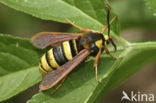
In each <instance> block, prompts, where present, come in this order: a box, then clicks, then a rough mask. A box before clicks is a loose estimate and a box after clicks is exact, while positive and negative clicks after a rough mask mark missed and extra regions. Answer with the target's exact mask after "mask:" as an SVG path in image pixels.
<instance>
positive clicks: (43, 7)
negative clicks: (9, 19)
mask: <svg viewBox="0 0 156 103" xmlns="http://www.w3.org/2000/svg"><path fill="white" fill-rule="evenodd" d="M0 2H1V3H3V4H5V5H7V6H9V7H11V8H14V9H16V10H19V11H23V12H25V13H28V14H31V15H33V16H35V17H38V18H42V19H45V20H55V21H59V22H66V21H65V19H64V18H68V19H70V20H72V21H73V22H74V23H75V24H77V25H79V26H81V27H84V28H90V29H93V30H98V31H100V30H101V28H102V27H103V26H104V25H106V24H107V20H106V16H107V12H106V5H105V4H106V3H107V1H106V0H83V1H82V0H37V1H36V0H0ZM114 16H115V14H114V13H113V12H111V19H112V18H113V17H114ZM111 28H112V29H111V30H112V31H113V32H114V33H115V34H116V35H119V34H120V29H119V28H120V26H119V22H118V20H115V22H114V23H113V25H112V27H111Z"/></svg>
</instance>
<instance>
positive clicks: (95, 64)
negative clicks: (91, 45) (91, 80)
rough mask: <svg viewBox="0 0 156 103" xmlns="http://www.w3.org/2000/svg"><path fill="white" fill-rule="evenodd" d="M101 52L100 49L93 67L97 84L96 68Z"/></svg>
mask: <svg viewBox="0 0 156 103" xmlns="http://www.w3.org/2000/svg"><path fill="white" fill-rule="evenodd" d="M101 52H102V50H101V49H100V50H99V52H98V54H97V56H96V59H95V61H94V67H95V77H96V81H97V82H99V80H98V76H97V73H98V69H97V66H98V63H99V59H100V55H101Z"/></svg>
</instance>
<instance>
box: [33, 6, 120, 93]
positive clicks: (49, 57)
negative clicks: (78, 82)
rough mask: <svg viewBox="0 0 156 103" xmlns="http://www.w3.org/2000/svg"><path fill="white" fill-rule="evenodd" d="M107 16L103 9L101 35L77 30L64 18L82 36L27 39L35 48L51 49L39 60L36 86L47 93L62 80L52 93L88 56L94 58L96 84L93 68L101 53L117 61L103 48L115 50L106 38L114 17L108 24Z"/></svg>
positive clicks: (53, 34) (55, 34)
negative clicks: (103, 24)
mask: <svg viewBox="0 0 156 103" xmlns="http://www.w3.org/2000/svg"><path fill="white" fill-rule="evenodd" d="M109 17H110V9H109V7H107V25H106V26H104V27H103V28H102V32H98V31H94V30H91V29H88V28H81V27H79V26H77V25H75V24H74V23H72V22H71V21H70V20H69V19H67V18H66V20H67V21H68V22H69V23H70V24H71V25H73V26H74V27H76V28H78V29H79V30H80V31H82V33H60V32H41V33H38V34H36V35H35V36H33V37H32V38H31V41H32V43H33V45H34V46H35V47H37V48H41V49H44V48H46V47H48V46H51V47H52V48H51V49H50V50H49V51H47V52H46V53H45V54H44V55H43V56H42V57H41V60H40V64H39V69H40V72H41V74H42V75H43V80H42V82H41V83H40V89H41V90H47V89H49V88H51V87H53V86H55V85H56V84H57V83H58V82H59V81H61V80H62V82H61V83H60V85H58V87H57V88H56V89H55V90H54V91H53V92H52V93H51V94H53V93H54V92H55V91H56V90H57V89H58V88H59V87H60V86H61V85H62V84H63V82H64V81H65V79H66V77H67V75H68V74H69V73H70V72H71V71H72V70H73V69H75V68H76V67H77V66H78V65H79V64H80V63H82V62H83V61H84V60H85V59H86V58H87V57H88V56H96V59H95V62H94V67H95V75H96V81H98V78H97V66H98V62H99V59H100V55H101V53H102V52H103V51H105V52H106V53H107V54H108V55H110V56H111V57H112V58H115V59H119V58H117V57H114V56H113V55H111V54H110V52H109V50H108V49H107V45H108V44H109V43H111V44H112V45H113V46H114V49H115V50H114V51H116V50H117V47H116V45H115V43H114V42H113V39H112V37H111V36H110V24H112V22H113V21H114V20H115V19H116V18H117V16H115V17H114V18H113V19H112V20H111V21H109ZM106 29H108V35H106V34H104V31H105V30H106Z"/></svg>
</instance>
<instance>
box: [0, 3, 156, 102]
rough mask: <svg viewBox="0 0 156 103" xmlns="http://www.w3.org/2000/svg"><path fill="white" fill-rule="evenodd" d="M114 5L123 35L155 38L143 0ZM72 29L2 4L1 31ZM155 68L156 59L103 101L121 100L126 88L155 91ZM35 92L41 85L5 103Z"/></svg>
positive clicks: (25, 34)
mask: <svg viewBox="0 0 156 103" xmlns="http://www.w3.org/2000/svg"><path fill="white" fill-rule="evenodd" d="M111 6H112V8H113V10H114V11H115V12H116V13H117V15H118V16H119V19H120V22H121V36H122V37H123V38H125V39H126V40H128V41H130V42H141V41H155V40H156V29H155V27H156V17H154V16H153V13H152V11H151V10H150V9H149V8H148V7H147V6H146V5H145V3H144V1H143V0H111ZM70 28H72V27H71V26H70V25H68V24H63V23H58V22H55V21H46V20H41V19H38V18H35V17H32V16H31V15H28V14H25V13H22V12H19V11H15V10H14V9H11V8H8V7H7V6H5V5H3V4H0V33H3V34H11V35H14V36H20V37H26V38H30V37H32V36H33V35H35V34H36V33H38V32H41V31H55V32H66V31H69V29H70ZM136 64H137V63H136ZM155 67H156V62H153V63H151V64H150V65H148V66H145V67H144V68H143V69H141V71H139V72H138V73H136V74H135V75H133V76H132V77H130V78H129V79H128V80H127V81H125V82H124V83H122V84H121V85H120V86H119V87H118V88H116V89H114V90H113V91H112V92H111V93H109V94H107V95H106V96H104V98H103V100H101V101H100V103H121V101H120V99H121V96H122V94H121V93H122V91H123V90H125V91H132V90H133V91H141V92H143V93H154V94H156V83H155V78H156V75H155V74H156V70H155ZM138 81H139V82H138ZM36 92H38V84H37V85H35V86H33V87H32V88H30V89H28V90H27V91H25V92H23V93H20V94H19V95H17V96H15V97H13V98H11V99H9V100H7V101H4V102H3V103H25V102H26V100H28V99H30V98H31V97H32V95H33V94H35V93H36ZM112 96H113V97H114V99H112ZM125 103H129V102H128V101H127V102H125Z"/></svg>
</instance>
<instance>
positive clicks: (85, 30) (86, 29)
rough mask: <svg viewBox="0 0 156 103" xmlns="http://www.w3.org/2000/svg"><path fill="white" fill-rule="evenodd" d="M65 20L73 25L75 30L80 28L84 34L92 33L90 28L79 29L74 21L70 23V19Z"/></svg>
mask: <svg viewBox="0 0 156 103" xmlns="http://www.w3.org/2000/svg"><path fill="white" fill-rule="evenodd" d="M65 20H66V21H67V22H68V23H70V24H71V25H73V26H74V27H75V28H78V29H79V30H80V31H82V32H90V31H92V30H91V29H88V28H81V27H79V26H78V25H75V24H74V23H73V22H72V21H70V20H69V19H68V18H65Z"/></svg>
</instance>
